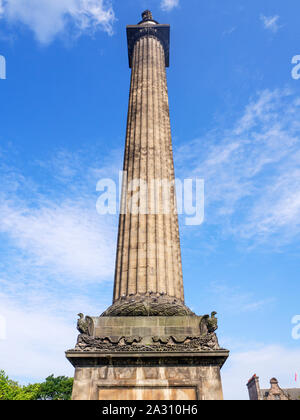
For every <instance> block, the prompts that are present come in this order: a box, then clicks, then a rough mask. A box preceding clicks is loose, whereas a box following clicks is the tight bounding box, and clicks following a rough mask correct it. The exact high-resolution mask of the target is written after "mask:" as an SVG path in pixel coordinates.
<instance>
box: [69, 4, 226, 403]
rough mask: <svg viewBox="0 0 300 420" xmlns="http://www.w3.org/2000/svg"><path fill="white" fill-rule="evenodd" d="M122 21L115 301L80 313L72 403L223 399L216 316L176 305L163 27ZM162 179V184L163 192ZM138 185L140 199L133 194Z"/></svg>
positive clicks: (179, 281) (178, 270)
mask: <svg viewBox="0 0 300 420" xmlns="http://www.w3.org/2000/svg"><path fill="white" fill-rule="evenodd" d="M142 17H143V20H142V21H141V22H140V23H139V24H138V25H134V26H128V27H127V40H128V53H129V66H130V67H131V69H132V72H131V86H130V97H129V107H128V121H127V133H126V146H125V156H124V173H125V174H126V176H124V179H123V186H122V200H121V212H120V219H119V235H118V245H117V256H116V269H115V281H114V293H113V303H112V306H110V307H109V308H108V309H107V310H106V311H105V312H104V313H103V314H102V315H101V316H99V317H89V316H87V317H85V318H84V316H83V314H79V315H80V319H79V321H78V329H79V331H80V333H81V334H80V335H79V337H78V341H77V344H76V347H75V349H73V350H69V351H67V352H66V356H67V358H68V359H69V361H70V362H71V363H72V364H73V366H74V367H75V378H74V387H73V395H72V398H73V399H74V400H81V399H87V400H90V399H96V400H122V399H129V400H135V399H143V400H147V399H148V400H168V399H169V400H180V399H182V400H208V399H222V398H223V396H222V385H221V378H220V369H221V367H222V365H223V364H224V362H225V361H226V359H227V357H228V353H229V352H228V351H227V350H225V349H221V348H220V346H219V343H218V340H217V336H216V334H215V330H216V329H217V319H216V317H215V315H216V313H215V312H213V313H212V314H211V316H208V315H204V316H196V315H195V314H194V313H193V312H192V311H191V310H190V309H189V308H188V307H187V306H186V305H185V302H184V290H183V278H182V266H181V251H180V241H179V229H178V219H177V213H176V197H175V188H174V179H175V176H174V165H173V152H172V140H171V128H170V118H169V103H168V91H167V80H166V70H165V68H166V66H168V65H169V39H170V27H169V25H160V24H159V23H158V22H156V21H155V20H153V17H152V14H151V12H149V11H145V12H144V13H143V14H142ZM165 185H168V186H169V187H168V188H167V192H166V189H165ZM137 190H138V191H139V200H138V206H137V205H136V204H137V203H136V202H135V201H134V200H133V193H134V192H135V191H137Z"/></svg>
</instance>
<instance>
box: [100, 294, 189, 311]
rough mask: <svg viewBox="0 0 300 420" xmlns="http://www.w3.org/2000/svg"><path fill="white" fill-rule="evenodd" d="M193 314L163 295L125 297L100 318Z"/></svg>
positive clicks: (178, 301)
mask: <svg viewBox="0 0 300 420" xmlns="http://www.w3.org/2000/svg"><path fill="white" fill-rule="evenodd" d="M186 315H194V313H193V312H192V311H191V310H190V309H189V308H188V307H187V306H185V305H184V303H183V302H181V301H180V300H178V299H175V298H170V297H169V296H167V295H164V294H154V293H153V294H151V293H150V294H148V295H135V296H129V297H128V296H126V297H124V298H121V299H119V300H117V301H116V302H115V303H114V304H113V305H112V306H110V307H109V308H108V309H107V310H106V311H105V312H104V313H103V314H102V315H101V316H186Z"/></svg>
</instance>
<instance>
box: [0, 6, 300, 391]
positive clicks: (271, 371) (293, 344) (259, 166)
mask: <svg viewBox="0 0 300 420" xmlns="http://www.w3.org/2000/svg"><path fill="white" fill-rule="evenodd" d="M146 8H150V9H151V10H152V12H153V15H154V18H155V19H156V20H158V21H159V22H160V23H170V24H171V52H170V53H171V61H170V68H169V69H168V70H167V75H168V87H169V97H170V112H171V124H172V134H173V149H174V157H175V171H176V175H177V177H179V178H181V179H183V178H188V177H200V178H204V180H205V221H204V223H203V224H202V225H201V226H185V224H184V223H183V222H184V220H183V218H180V233H181V244H182V256H183V273H184V284H185V295H186V303H187V304H188V305H189V306H190V307H191V308H192V309H193V310H194V311H195V312H197V313H198V314H204V313H208V312H211V311H212V310H216V311H217V312H218V317H219V324H220V328H219V341H220V343H221V344H222V345H223V346H224V347H227V348H229V349H230V350H231V357H230V359H229V360H228V362H227V363H226V365H225V366H224V368H223V370H222V376H223V385H224V394H225V397H226V398H241V399H242V398H246V399H247V398H248V396H247V392H246V386H245V384H246V382H247V380H248V379H249V378H250V376H252V374H253V373H256V374H257V375H258V376H260V378H261V385H262V387H266V386H267V385H268V381H269V379H270V378H271V377H273V376H275V377H277V378H278V379H279V382H280V385H281V386H286V387H292V386H295V382H294V374H295V372H298V373H300V350H299V346H300V340H295V339H293V338H292V328H293V325H292V323H291V319H292V317H293V316H294V315H296V314H299V313H300V308H299V269H300V262H299V255H300V247H299V237H300V164H299V162H300V124H299V121H300V80H295V79H293V78H292V75H291V71H292V68H293V64H291V61H292V58H293V57H294V56H295V55H299V54H300V47H299V38H300V36H299V24H298V19H299V12H300V5H299V2H298V1H296V0H290V1H289V2H288V5H287V3H284V2H281V1H279V0H272V1H271V0H270V1H267V0H263V1H258V0H253V1H251V2H249V1H248V0H240V1H238V2H237V1H234V0H227V1H226V2H224V1H223V0H209V1H205V0H201V1H200V0H179V1H176V0H166V1H160V0H147V1H146V0H126V2H125V1H122V0H114V1H112V2H109V1H100V0H43V1H41V0H40V1H35V0H26V1H25V0H18V1H17V0H4V1H3V0H0V55H2V56H4V57H5V59H6V64H7V78H6V80H0V99H1V100H0V173H1V188H0V319H2V324H3V320H5V322H6V338H5V339H2V340H1V339H0V360H1V365H0V368H4V369H5V370H6V371H7V373H8V374H9V375H10V376H11V377H13V378H14V379H17V380H20V381H21V382H23V383H27V382H29V381H30V382H33V381H37V380H40V379H43V378H45V377H46V376H47V375H48V374H51V373H54V374H57V375H58V374H66V375H72V374H73V369H72V367H71V366H70V365H69V363H68V362H67V361H66V360H65V358H64V351H65V350H66V349H68V348H71V347H73V345H74V343H75V340H76V335H77V332H76V327H75V325H76V314H77V313H78V312H84V313H85V314H90V315H97V314H100V313H101V312H102V311H103V310H104V309H106V307H107V306H109V304H110V303H111V297H112V281H113V274H114V259H115V248H116V236H117V220H118V218H117V216H109V215H107V216H99V215H98V214H97V212H96V201H97V198H98V196H99V193H98V192H97V191H96V184H97V181H98V180H99V179H101V178H113V179H117V178H118V171H119V170H120V169H121V167H122V159H123V148H124V138H125V128H126V113H127V101H128V90H129V78H130V69H129V68H128V57H127V45H126V34H125V26H126V25H127V24H135V23H137V22H138V21H139V20H140V13H141V12H142V11H143V10H144V9H146ZM2 338H3V337H2ZM298 385H299V384H298Z"/></svg>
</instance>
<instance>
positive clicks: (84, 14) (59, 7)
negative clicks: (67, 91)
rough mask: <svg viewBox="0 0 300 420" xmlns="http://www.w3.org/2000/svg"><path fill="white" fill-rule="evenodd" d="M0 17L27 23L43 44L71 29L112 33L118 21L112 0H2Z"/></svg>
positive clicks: (77, 33) (77, 31) (77, 32)
mask: <svg viewBox="0 0 300 420" xmlns="http://www.w3.org/2000/svg"><path fill="white" fill-rule="evenodd" d="M1 17H2V18H3V19H6V20H7V21H9V22H12V23H22V24H24V25H26V26H27V27H29V28H30V29H31V30H32V31H33V32H34V34H35V36H36V38H37V40H38V41H39V42H41V43H42V44H48V43H49V42H51V41H52V40H53V39H54V38H55V37H56V36H57V35H61V34H64V33H67V32H69V31H70V30H71V31H73V32H74V31H75V33H76V35H77V36H78V35H80V34H82V33H87V32H90V33H93V32H95V31H96V30H98V29H102V30H104V31H106V32H107V33H108V34H112V33H113V23H114V21H115V15H114V11H113V8H112V5H111V2H110V0H0V18H1Z"/></svg>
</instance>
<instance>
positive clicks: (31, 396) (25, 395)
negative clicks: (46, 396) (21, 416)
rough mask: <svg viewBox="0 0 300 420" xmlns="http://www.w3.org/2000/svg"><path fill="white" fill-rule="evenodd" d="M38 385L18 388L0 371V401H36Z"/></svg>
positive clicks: (15, 383) (16, 384) (18, 386)
mask: <svg viewBox="0 0 300 420" xmlns="http://www.w3.org/2000/svg"><path fill="white" fill-rule="evenodd" d="M39 388H40V384H34V385H27V386H20V385H19V384H18V382H15V381H12V380H11V379H9V377H8V376H7V375H6V374H5V372H4V371H3V370H1V371H0V400H36V399H37V396H38V393H39Z"/></svg>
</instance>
